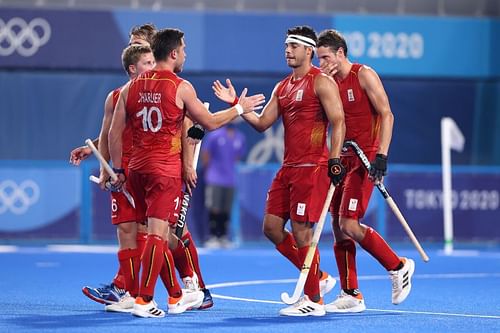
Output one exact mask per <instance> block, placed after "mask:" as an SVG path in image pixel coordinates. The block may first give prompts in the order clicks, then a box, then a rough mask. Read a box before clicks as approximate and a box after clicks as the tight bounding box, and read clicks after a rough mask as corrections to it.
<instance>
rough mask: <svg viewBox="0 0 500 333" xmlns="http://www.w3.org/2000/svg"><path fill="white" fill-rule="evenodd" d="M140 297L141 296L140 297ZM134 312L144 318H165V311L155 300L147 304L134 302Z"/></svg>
mask: <svg viewBox="0 0 500 333" xmlns="http://www.w3.org/2000/svg"><path fill="white" fill-rule="evenodd" d="M138 298H140V297H138ZM132 314H133V315H134V316H137V317H142V318H163V317H165V311H163V310H162V309H159V308H158V304H156V302H155V301H154V300H152V301H151V302H149V303H146V304H139V303H137V300H136V303H134V309H133V310H132Z"/></svg>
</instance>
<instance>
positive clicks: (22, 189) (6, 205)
mask: <svg viewBox="0 0 500 333" xmlns="http://www.w3.org/2000/svg"><path fill="white" fill-rule="evenodd" d="M39 198H40V188H39V187H38V184H37V183H35V182H34V181H33V180H31V179H27V180H24V181H22V182H21V184H19V185H18V184H17V183H16V182H15V181H13V180H10V179H8V180H4V181H2V182H0V214H3V213H5V212H7V211H10V212H11V213H13V214H16V215H21V214H24V213H26V211H27V210H28V208H29V207H30V206H31V205H33V204H35V203H36V202H37V201H38V199H39Z"/></svg>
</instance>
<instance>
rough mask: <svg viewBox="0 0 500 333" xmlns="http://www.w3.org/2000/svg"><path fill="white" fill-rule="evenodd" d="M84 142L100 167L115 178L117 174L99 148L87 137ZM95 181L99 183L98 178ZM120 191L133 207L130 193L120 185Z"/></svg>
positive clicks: (133, 203)
mask: <svg viewBox="0 0 500 333" xmlns="http://www.w3.org/2000/svg"><path fill="white" fill-rule="evenodd" d="M85 143H86V144H87V146H89V148H90V150H92V152H93V153H94V155H95V157H96V158H97V159H98V160H99V162H100V163H101V165H102V167H103V168H104V169H106V172H107V173H108V174H109V176H110V177H111V179H113V180H117V179H118V176H117V175H116V173H115V172H114V171H113V169H112V168H111V167H110V166H109V164H108V162H107V161H106V160H105V159H104V157H103V156H102V155H101V153H100V152H99V150H97V148H96V146H95V145H94V143H93V142H92V140H90V139H87V140H85ZM91 177H92V176H90V177H89V179H90V180H91V181H93V182H95V180H93V179H92V178H91ZM94 177H95V176H94ZM97 183H99V178H98V179H97ZM121 191H122V193H123V195H125V197H126V198H127V200H128V202H129V203H130V204H131V205H132V207H134V208H135V202H134V198H133V197H132V196H131V195H130V193H129V192H128V191H127V190H126V189H125V187H122V189H121Z"/></svg>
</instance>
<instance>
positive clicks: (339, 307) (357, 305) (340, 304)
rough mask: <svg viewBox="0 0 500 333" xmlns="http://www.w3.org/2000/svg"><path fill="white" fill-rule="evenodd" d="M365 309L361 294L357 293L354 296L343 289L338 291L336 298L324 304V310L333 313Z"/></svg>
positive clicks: (355, 311)
mask: <svg viewBox="0 0 500 333" xmlns="http://www.w3.org/2000/svg"><path fill="white" fill-rule="evenodd" d="M365 310H366V305H365V301H364V299H363V295H361V293H359V294H358V295H357V296H356V297H354V296H352V295H349V294H348V293H346V292H345V291H344V290H341V291H340V295H339V296H337V299H336V300H335V301H333V302H331V303H329V304H325V311H326V312H333V313H358V312H363V311H365Z"/></svg>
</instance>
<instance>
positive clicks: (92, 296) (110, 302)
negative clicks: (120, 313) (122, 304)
mask: <svg viewBox="0 0 500 333" xmlns="http://www.w3.org/2000/svg"><path fill="white" fill-rule="evenodd" d="M82 293H83V294H84V295H85V296H87V297H88V298H90V299H91V300H93V301H94V302H97V303H99V304H104V305H111V304H116V303H117V302H113V301H105V300H103V299H102V298H97V297H95V296H94V295H92V294H91V293H89V292H88V291H87V290H86V289H85V288H82Z"/></svg>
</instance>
